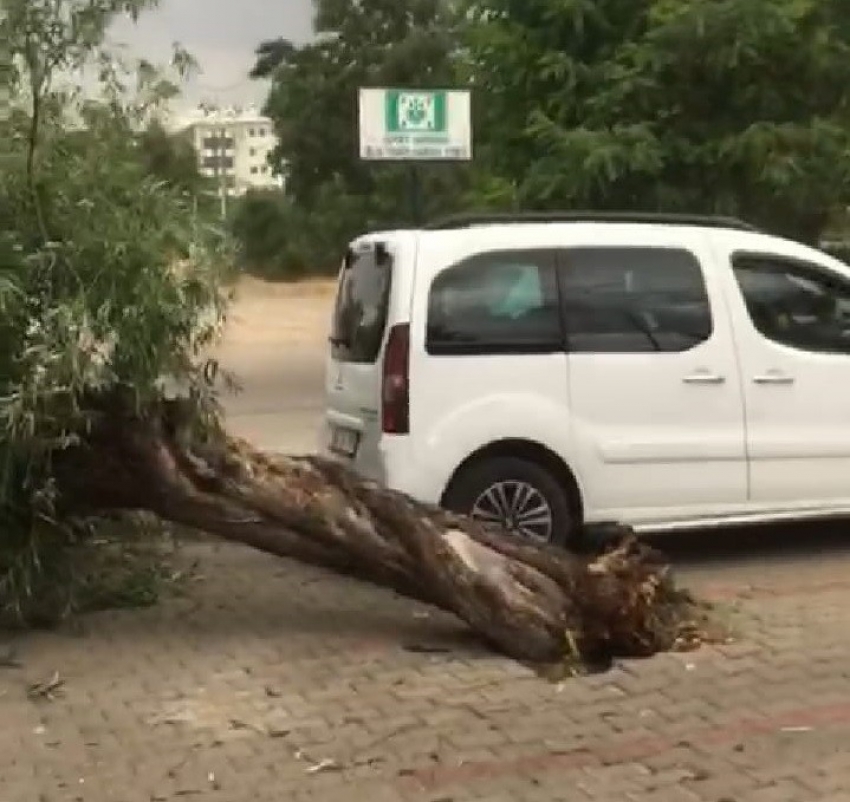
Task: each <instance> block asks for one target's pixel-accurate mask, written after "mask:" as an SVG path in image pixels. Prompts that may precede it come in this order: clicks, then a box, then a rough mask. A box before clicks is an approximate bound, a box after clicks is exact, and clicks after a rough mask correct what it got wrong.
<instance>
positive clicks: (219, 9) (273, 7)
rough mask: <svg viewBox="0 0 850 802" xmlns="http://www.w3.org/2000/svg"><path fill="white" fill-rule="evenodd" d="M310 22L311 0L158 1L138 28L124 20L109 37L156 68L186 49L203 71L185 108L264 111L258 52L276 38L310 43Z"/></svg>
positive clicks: (189, 90) (187, 93) (188, 92)
mask: <svg viewBox="0 0 850 802" xmlns="http://www.w3.org/2000/svg"><path fill="white" fill-rule="evenodd" d="M312 18H313V8H312V0H160V7H159V9H158V10H156V11H149V12H146V13H145V14H144V15H143V16H142V17H141V18H140V19H139V21H138V22H137V23H136V24H135V25H134V24H133V23H132V22H130V21H129V20H127V21H123V20H122V21H120V22H119V23H118V24H116V25H115V26H114V28H113V29H112V31H111V32H110V36H109V38H110V41H111V42H112V43H113V44H121V45H126V47H127V51H126V52H127V53H128V54H130V55H132V56H135V57H141V56H144V57H145V58H147V59H148V60H150V61H152V62H154V63H158V64H164V63H167V61H168V59H169V58H170V55H171V52H172V44H173V43H174V42H179V43H180V44H181V45H182V46H183V47H184V48H185V49H186V50H188V51H189V52H190V53H191V54H192V55H193V56H194V57H195V59H196V60H197V61H198V62H199V63H200V67H201V71H202V72H201V74H200V75H199V76H197V78H196V79H195V80H193V81H192V82H191V83H190V84H189V85H187V87H186V91H185V97H184V98H183V100H182V101H181V103H180V105H181V106H194V105H197V103H198V102H200V101H202V100H207V101H211V102H215V103H219V104H222V105H229V104H237V103H238V104H243V105H248V104H251V103H254V104H256V105H258V106H262V103H263V101H264V100H265V96H266V91H267V87H266V85H265V84H263V83H261V82H257V81H251V80H250V79H249V78H248V72H249V71H250V69H251V67H252V66H253V64H254V49H255V48H256V47H257V45H258V44H259V43H260V42H261V41H263V40H266V39H276V38H278V37H284V38H286V39H291V40H292V41H294V42H296V43H300V42H304V41H307V40H309V39H310V37H311V33H312V31H311V24H312Z"/></svg>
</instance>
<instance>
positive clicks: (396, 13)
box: [252, 0, 458, 204]
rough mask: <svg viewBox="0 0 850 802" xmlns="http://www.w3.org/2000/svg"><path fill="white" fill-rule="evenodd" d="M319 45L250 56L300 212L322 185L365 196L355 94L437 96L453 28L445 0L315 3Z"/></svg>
mask: <svg viewBox="0 0 850 802" xmlns="http://www.w3.org/2000/svg"><path fill="white" fill-rule="evenodd" d="M315 8H316V16H315V28H316V33H317V35H318V40H317V41H316V42H314V43H311V44H308V45H305V46H303V47H295V46H293V45H292V44H291V43H289V42H286V41H284V40H275V41H270V42H265V43H263V44H261V45H260V47H259V48H258V50H257V63H256V65H255V67H254V70H253V71H252V75H253V76H254V77H270V78H271V79H272V87H271V91H270V94H269V97H268V100H267V102H266V109H265V110H266V113H267V114H268V115H269V116H270V117H271V118H272V119H273V120H274V122H275V131H276V133H277V135H278V137H279V142H280V144H279V146H278V148H277V150H276V151H275V154H274V156H273V159H274V161H275V166H276V167H277V169H278V170H279V171H280V172H282V173H283V174H284V175H286V178H287V189H288V191H289V192H290V193H291V194H292V196H293V197H294V198H296V199H297V200H298V201H299V202H302V203H306V204H309V203H311V201H312V200H313V199H314V198H315V195H316V193H317V192H318V191H319V187H320V186H321V185H322V184H323V183H324V182H325V181H331V180H333V179H335V178H336V177H337V176H339V177H341V178H342V180H343V181H344V183H345V185H346V186H347V187H348V188H349V191H351V192H352V193H364V192H367V191H370V190H371V189H372V188H373V182H374V177H375V173H376V169H375V168H374V167H371V166H370V165H366V164H363V163H362V162H360V160H359V158H358V145H357V91H358V89H359V88H360V87H364V86H382V85H388V84H389V85H402V86H404V85H408V86H416V87H421V88H441V87H445V86H451V85H453V84H454V83H455V82H456V79H457V74H456V64H455V58H456V52H457V48H458V23H457V12H456V9H455V4H454V3H452V2H450V0H397V1H396V2H387V1H386V0H364V2H361V3H350V2H345V0H316V2H315Z"/></svg>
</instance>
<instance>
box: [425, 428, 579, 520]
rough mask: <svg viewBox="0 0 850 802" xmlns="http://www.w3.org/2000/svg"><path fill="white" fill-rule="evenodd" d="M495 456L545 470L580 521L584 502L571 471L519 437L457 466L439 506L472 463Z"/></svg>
mask: <svg viewBox="0 0 850 802" xmlns="http://www.w3.org/2000/svg"><path fill="white" fill-rule="evenodd" d="M496 457H515V458H519V459H525V460H528V461H529V462H534V463H536V464H537V465H539V466H540V467H541V468H545V469H546V470H548V471H549V472H550V473H551V474H552V475H553V476H554V477H555V478H556V479H557V480H558V482H559V483H560V484H561V485H563V487H564V488H566V490H567V498H568V501H569V505H570V510H571V511H572V513H573V514H574V515H575V516H576V520H577V521H583V520H584V503H583V502H582V497H581V489H580V487H579V484H578V479H577V478H576V475H575V473H574V472H573V470H572V468H570V466H569V465H568V464H567V462H566V461H565V460H564V459H562V458H561V457H560V456H559V455H558V454H556V453H555V452H554V451H552V450H551V449H550V448H547V447H546V446H544V445H542V444H541V443H538V442H535V441H534V440H524V439H521V438H506V439H503V440H496V441H494V442H492V443H488V444H487V445H486V446H482V447H481V448H479V449H478V450H476V451H473V452H472V454H470V455H469V456H468V457H467V458H466V459H465V460H464V461H463V462H461V463H460V465H458V466H457V468H456V469H455V471H454V473H453V474H452V476H451V478H450V479H449V481H448V482H447V483H446V487H445V489H444V490H443V494H442V496H441V497H440V503H441V504H443V503H444V502H445V500H446V497H447V496H448V494H449V492H450V491H451V490H452V488H453V486H454V484H455V482H456V481H457V479H458V477H459V476H460V475H461V474H462V473H463V472H464V471H465V470H466V469H468V468H469V467H471V466H472V465H474V464H477V463H479V462H483V461H484V460H487V459H493V458H496Z"/></svg>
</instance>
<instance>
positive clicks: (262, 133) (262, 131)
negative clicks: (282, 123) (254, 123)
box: [260, 128, 266, 136]
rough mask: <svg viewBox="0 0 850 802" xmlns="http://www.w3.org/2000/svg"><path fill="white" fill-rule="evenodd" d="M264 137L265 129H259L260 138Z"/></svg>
mask: <svg viewBox="0 0 850 802" xmlns="http://www.w3.org/2000/svg"><path fill="white" fill-rule="evenodd" d="M265 135H266V129H265V128H261V129H260V136H265Z"/></svg>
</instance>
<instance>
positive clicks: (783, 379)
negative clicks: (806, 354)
mask: <svg viewBox="0 0 850 802" xmlns="http://www.w3.org/2000/svg"><path fill="white" fill-rule="evenodd" d="M753 381H754V382H755V383H756V384H784V385H789V384H794V377H793V376H788V375H787V374H785V373H766V374H765V375H764V376H755V377H753Z"/></svg>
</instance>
